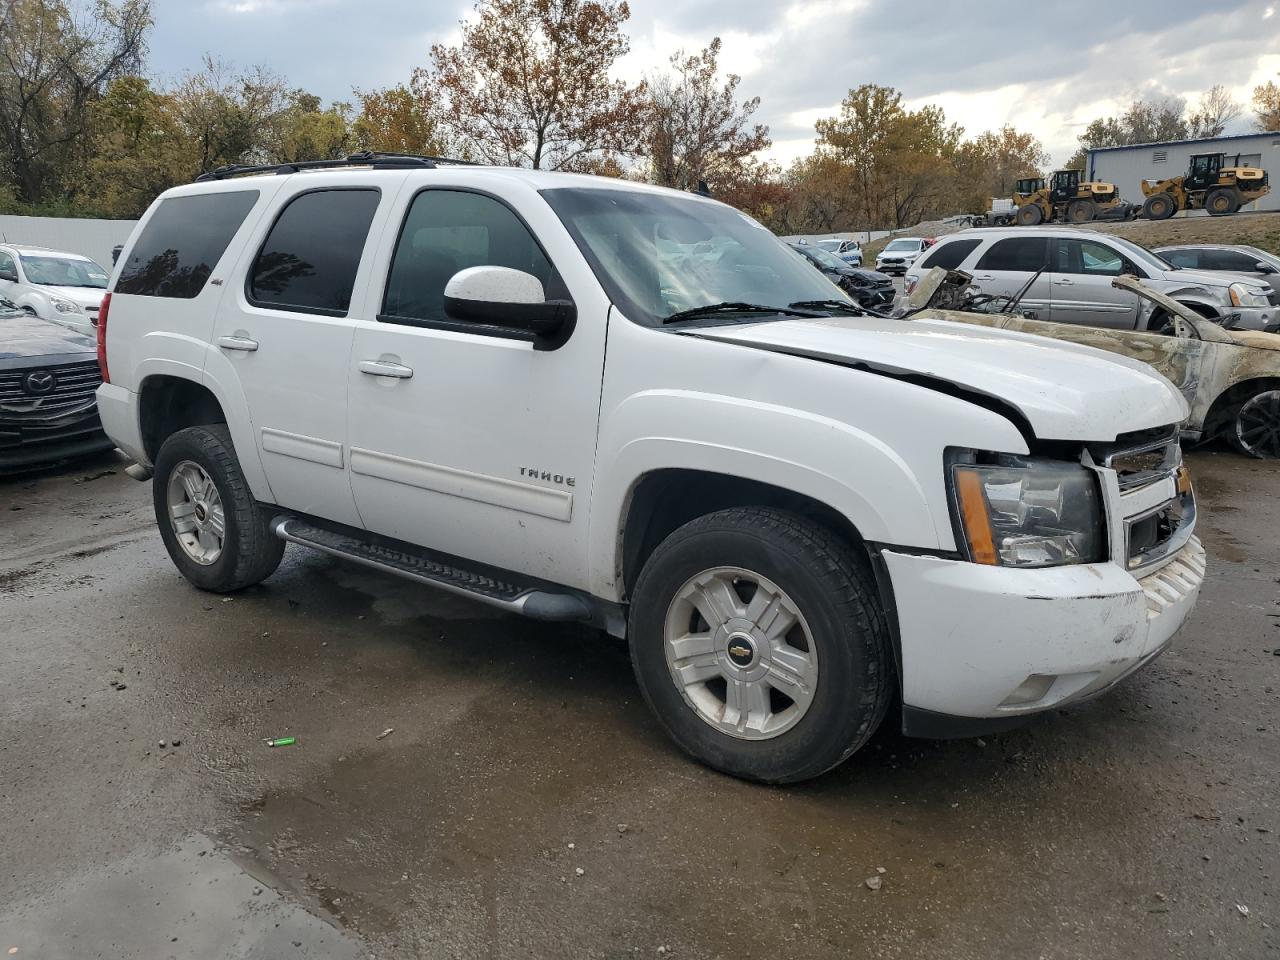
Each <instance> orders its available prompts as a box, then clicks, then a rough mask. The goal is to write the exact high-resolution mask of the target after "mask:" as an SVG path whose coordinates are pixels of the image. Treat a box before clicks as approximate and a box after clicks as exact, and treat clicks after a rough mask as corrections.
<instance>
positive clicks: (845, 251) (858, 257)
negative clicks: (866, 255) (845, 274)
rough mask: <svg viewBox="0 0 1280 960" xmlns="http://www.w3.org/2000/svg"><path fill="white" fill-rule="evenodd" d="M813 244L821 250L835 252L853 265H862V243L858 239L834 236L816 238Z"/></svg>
mask: <svg viewBox="0 0 1280 960" xmlns="http://www.w3.org/2000/svg"><path fill="white" fill-rule="evenodd" d="M813 245H814V246H815V247H817V248H818V249H819V250H825V251H826V252H827V253H830V254H834V255H835V256H837V257H839V258H840V259H841V260H843V261H844V262H845V263H847V264H849V266H851V267H860V266H862V244H860V243H858V241H857V240H840V239H838V238H835V237H832V238H831V239H829V240H815V241H813Z"/></svg>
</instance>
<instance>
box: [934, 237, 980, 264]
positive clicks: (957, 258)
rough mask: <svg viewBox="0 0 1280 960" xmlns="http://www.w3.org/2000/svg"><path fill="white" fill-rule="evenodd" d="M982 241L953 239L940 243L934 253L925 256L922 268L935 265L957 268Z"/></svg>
mask: <svg viewBox="0 0 1280 960" xmlns="http://www.w3.org/2000/svg"><path fill="white" fill-rule="evenodd" d="M981 242H982V241H981V240H952V241H951V242H950V243H943V244H940V245H939V246H938V248H937V249H936V250H934V251H933V253H931V254H929V256H927V257H925V259H924V262H923V263H921V264H920V268H921V269H922V270H931V269H933V268H934V267H942V269H944V270H955V269H956V268H957V267H959V266H960V264H962V263H964V261H965V257H967V256H969V254H971V253H973V251H974V250H976V249H977V248H978V244H980V243H981Z"/></svg>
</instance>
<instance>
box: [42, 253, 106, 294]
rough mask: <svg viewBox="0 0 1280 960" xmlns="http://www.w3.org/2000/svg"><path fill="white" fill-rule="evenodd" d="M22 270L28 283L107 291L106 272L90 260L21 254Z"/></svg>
mask: <svg viewBox="0 0 1280 960" xmlns="http://www.w3.org/2000/svg"><path fill="white" fill-rule="evenodd" d="M22 269H23V271H24V272H25V273H26V275H27V282H28V283H40V284H46V285H48V286H51V287H93V288H94V289H96V290H105V289H107V271H105V270H103V269H102V268H101V267H100V266H98V265H97V264H96V263H94V262H93V261H92V260H78V259H76V260H73V259H72V258H71V257H35V256H28V255H26V254H23V256H22Z"/></svg>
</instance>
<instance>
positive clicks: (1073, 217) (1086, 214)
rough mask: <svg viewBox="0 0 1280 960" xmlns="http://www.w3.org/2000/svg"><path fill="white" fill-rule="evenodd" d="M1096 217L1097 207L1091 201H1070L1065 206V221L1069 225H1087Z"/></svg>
mask: <svg viewBox="0 0 1280 960" xmlns="http://www.w3.org/2000/svg"><path fill="white" fill-rule="evenodd" d="M1097 215H1098V205H1097V204H1095V203H1094V202H1093V201H1092V200H1072V201H1071V202H1070V203H1069V204H1067V220H1068V221H1070V222H1071V223H1088V222H1089V221H1090V220H1092V219H1094V217H1096V216H1097Z"/></svg>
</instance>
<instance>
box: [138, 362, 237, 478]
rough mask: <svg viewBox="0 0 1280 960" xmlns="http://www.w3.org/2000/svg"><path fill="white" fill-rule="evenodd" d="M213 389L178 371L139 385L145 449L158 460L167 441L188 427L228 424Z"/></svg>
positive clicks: (139, 410)
mask: <svg viewBox="0 0 1280 960" xmlns="http://www.w3.org/2000/svg"><path fill="white" fill-rule="evenodd" d="M226 422H227V416H226V413H225V412H224V411H223V409H222V404H221V403H219V401H218V398H217V397H216V396H214V394H213V391H211V390H210V389H209V388H208V387H206V386H204V385H203V384H200V383H197V382H196V381H194V380H191V379H189V378H186V377H181V376H176V375H174V374H167V373H159V374H151V375H149V376H147V377H145V378H144V379H143V381H142V382H141V383H140V384H139V385H138V426H139V429H140V432H141V434H142V446H143V451H144V452H145V453H146V455H147V459H148V460H150V461H151V462H152V463H155V460H156V455H157V454H158V453H159V452H160V447H161V446H163V445H164V442H165V440H167V439H168V438H169V437H171V436H172V435H173V434H175V433H177V432H178V431H179V430H182V429H185V428H186V427H195V426H201V425H205V424H211V423H226Z"/></svg>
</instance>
